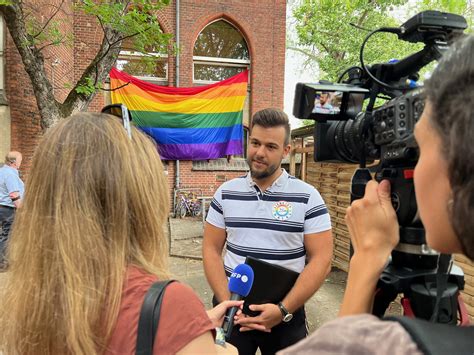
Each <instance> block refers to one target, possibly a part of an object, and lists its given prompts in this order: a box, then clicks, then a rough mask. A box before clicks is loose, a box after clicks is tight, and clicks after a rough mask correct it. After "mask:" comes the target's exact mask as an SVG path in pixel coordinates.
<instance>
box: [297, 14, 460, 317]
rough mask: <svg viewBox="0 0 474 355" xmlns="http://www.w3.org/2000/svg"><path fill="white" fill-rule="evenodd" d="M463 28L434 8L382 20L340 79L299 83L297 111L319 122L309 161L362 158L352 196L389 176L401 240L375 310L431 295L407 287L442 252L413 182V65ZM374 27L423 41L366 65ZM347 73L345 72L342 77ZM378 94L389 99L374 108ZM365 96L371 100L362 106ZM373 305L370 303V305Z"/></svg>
mask: <svg viewBox="0 0 474 355" xmlns="http://www.w3.org/2000/svg"><path fill="white" fill-rule="evenodd" d="M466 28H467V23H466V20H465V19H464V18H463V17H462V16H459V15H455V14H450V13H443V12H439V11H424V12H421V13H419V14H417V15H415V16H414V17H412V18H411V19H409V20H408V21H406V22H405V23H404V24H403V25H401V26H400V27H397V28H391V27H383V28H379V29H376V30H374V31H372V32H371V33H369V34H368V36H367V37H366V38H365V40H364V41H363V43H362V46H361V49H360V61H361V65H360V66H354V67H351V68H348V69H347V70H345V71H344V72H343V73H342V74H341V76H340V77H339V79H338V83H337V84H333V83H330V82H323V81H321V82H318V83H315V84H305V83H298V84H297V86H296V92H295V101H294V106H293V114H294V116H295V117H297V118H300V119H311V120H315V121H316V122H315V130H314V140H315V146H314V147H315V149H314V160H315V161H317V162H318V161H328V162H343V163H359V166H360V168H359V169H357V170H356V172H355V174H354V176H353V178H352V186H351V201H353V200H355V199H358V198H362V197H363V196H364V192H365V185H366V183H367V182H368V181H369V180H371V179H372V175H371V172H375V179H376V180H377V181H381V180H384V179H387V180H389V181H390V183H391V191H392V196H391V197H392V204H393V206H394V208H395V211H396V212H397V217H398V222H399V225H400V243H399V245H398V246H397V247H396V248H395V250H394V251H393V252H392V260H391V263H390V265H389V266H388V267H387V268H386V269H385V271H384V273H383V274H382V276H381V279H380V282H379V286H381V288H382V289H385V290H388V292H387V293H388V294H390V295H389V296H388V297H387V299H386V300H384V301H383V305H382V306H380V307H379V311H380V312H382V311H385V309H386V307H387V306H388V303H389V302H390V301H391V300H392V299H391V298H394V297H396V295H397V294H398V293H400V292H403V293H405V294H408V295H409V297H410V295H411V297H412V298H415V303H416V301H417V300H421V299H424V297H425V296H426V297H427V298H428V299H429V298H430V294H429V293H428V295H425V294H423V295H420V294H416V295H415V294H414V293H416V292H418V291H414V290H413V287H412V286H413V285H414V284H416V283H418V281H419V278H423V282H431V281H432V280H431V279H432V276H433V275H435V274H436V270H437V268H438V258H439V254H438V253H437V252H436V251H434V250H431V249H430V248H429V247H427V246H426V242H425V235H424V229H423V226H422V224H421V221H420V220H419V217H418V210H417V206H416V200H415V193H414V185H413V170H414V167H415V165H416V163H417V161H418V155H419V153H418V146H417V144H416V141H415V139H414V135H413V130H414V127H415V124H416V122H417V121H418V120H419V118H420V117H421V114H422V112H423V108H424V95H423V89H422V87H420V86H419V85H418V84H417V80H418V77H419V75H418V71H419V70H420V69H421V68H423V67H424V66H426V65H427V64H429V63H430V62H432V61H434V60H438V59H439V58H440V57H441V56H442V54H443V53H444V52H445V51H446V49H447V48H448V46H449V44H450V43H451V41H452V40H453V39H455V38H456V37H457V36H459V35H461V34H462V32H463V31H464V30H465V29H466ZM379 32H388V33H393V34H396V35H397V36H398V39H400V40H403V41H408V42H412V43H417V42H423V43H424V44H425V46H424V48H423V49H422V50H420V51H419V52H416V53H414V54H412V55H410V56H408V57H406V58H404V59H402V60H399V61H398V60H391V61H389V62H388V63H381V64H374V65H370V66H368V65H365V64H364V58H363V54H364V47H365V45H366V43H367V41H368V40H369V38H370V37H372V36H373V35H374V34H376V33H379ZM346 74H347V75H348V79H347V80H345V81H344V82H342V83H341V81H342V79H343V78H344V76H345V75H346ZM381 96H383V98H384V99H386V102H385V103H384V104H383V105H381V106H379V107H374V106H375V104H376V100H377V99H378V98H379V99H380V97H381ZM366 100H368V103H367V105H366V109H365V111H363V105H364V102H365V101H366ZM373 161H378V165H376V166H374V167H371V168H370V169H368V168H366V164H367V163H368V162H373ZM452 273H453V272H452ZM452 273H451V274H452ZM454 278H455V283H456V284H457V285H456V287H457V288H456V290H457V289H458V288H461V289H462V287H463V285H464V279H463V276H462V271H461V272H460V274H459V275H455V276H454ZM428 288H429V287H428ZM421 292H422V293H423V292H425V291H421ZM415 296H416V297H415ZM453 297H454V295H453ZM389 299H390V300H389ZM446 302H448V301H446ZM449 302H450V301H449ZM418 303H420V302H418ZM421 303H423V302H421ZM425 303H426V302H425ZM376 308H377V305H374V311H375V312H377V310H376ZM428 308H430V307H428ZM432 309H433V308H431V309H430V310H426V309H425V310H420V309H418V313H419V314H418V315H417V316H421V317H422V318H429V314H428V313H430V312H431V310H432ZM421 313H424V314H421ZM451 316H453V315H452V314H451ZM447 322H453V320H452V319H450V320H449V321H447Z"/></svg>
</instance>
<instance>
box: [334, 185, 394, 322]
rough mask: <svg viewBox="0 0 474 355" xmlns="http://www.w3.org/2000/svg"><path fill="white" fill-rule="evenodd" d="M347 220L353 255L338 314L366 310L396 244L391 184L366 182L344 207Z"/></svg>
mask: <svg viewBox="0 0 474 355" xmlns="http://www.w3.org/2000/svg"><path fill="white" fill-rule="evenodd" d="M345 220H346V223H347V227H348V229H349V233H350V235H351V241H352V245H353V247H354V255H353V256H352V258H351V261H350V267H349V276H348V278H347V286H346V292H345V294H344V300H343V302H342V305H341V309H340V311H339V315H340V316H343V315H344V316H345V315H351V314H360V313H369V312H370V311H371V310H372V305H373V298H374V294H375V287H376V285H377V281H378V279H379V277H380V273H381V272H382V271H383V268H384V266H385V264H386V262H387V260H388V257H389V255H390V253H391V252H392V250H393V248H394V247H395V246H396V245H397V244H398V240H399V238H400V237H399V228H398V221H397V215H396V213H395V210H394V209H393V206H392V203H391V201H390V183H389V182H388V181H386V180H385V181H382V182H381V183H380V184H378V183H377V182H376V181H373V180H372V181H369V182H368V184H367V185H366V187H365V195H364V197H363V198H362V199H360V200H356V201H354V202H353V203H352V205H351V206H350V207H349V208H348V209H347V213H346V218H345Z"/></svg>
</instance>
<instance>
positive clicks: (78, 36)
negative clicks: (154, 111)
mask: <svg viewBox="0 0 474 355" xmlns="http://www.w3.org/2000/svg"><path fill="white" fill-rule="evenodd" d="M31 2H32V3H34V4H35V6H38V9H39V10H38V11H40V10H41V11H45V14H47V13H48V12H47V11H51V10H50V8H48V7H45V6H40V4H42V3H51V2H53V3H56V4H59V3H61V0H54V1H51V0H44V1H38V0H36V1H32V0H31ZM66 3H68V4H69V5H68V6H66V8H65V9H64V11H61V12H60V15H58V16H62V19H63V20H64V25H65V26H67V29H68V31H70V33H73V34H74V41H73V43H72V46H70V47H67V46H64V47H50V48H49V49H48V52H47V56H46V58H45V66H46V68H47V71H48V75H50V76H51V78H52V79H53V80H52V81H54V87H55V96H56V98H57V99H58V100H63V99H64V97H65V95H66V93H67V90H65V89H64V88H63V85H64V84H65V83H68V82H69V83H74V82H75V81H77V80H78V79H79V78H80V75H81V74H82V71H83V69H84V68H85V67H86V66H87V64H88V63H89V61H90V60H91V59H92V57H93V56H94V55H95V49H96V48H97V45H98V44H99V43H100V42H101V40H102V31H101V30H100V28H99V27H98V26H97V23H96V21H95V19H94V18H92V17H89V16H86V15H83V14H78V13H76V14H75V15H74V16H68V15H67V14H71V13H73V12H72V9H71V7H70V4H71V2H70V1H69V2H68V1H66ZM180 4H181V8H180V14H181V18H180V46H179V47H180V54H179V55H180V86H181V87H185V86H192V84H193V83H192V80H193V66H192V60H193V59H192V55H193V53H192V51H193V46H194V41H195V40H196V38H197V36H198V34H199V33H200V32H201V31H202V30H203V29H204V27H205V26H206V25H207V24H209V23H210V22H212V21H214V20H218V19H225V20H227V21H228V22H230V23H231V24H232V25H234V26H235V27H236V28H238V29H239V30H240V31H241V33H242V34H243V36H244V37H245V39H246V40H247V44H248V47H249V52H250V56H251V78H250V87H251V92H250V102H249V106H250V113H251V114H253V113H254V112H256V111H258V110H261V109H263V108H266V107H278V108H283V87H284V61H285V35H286V34H285V18H286V2H285V1H283V0H279V1H274V0H272V1H270V0H262V1H256V0H247V1H240V0H217V1H216V0H199V1H198V0H181V2H180ZM63 6H64V5H63ZM48 9H49V10H48ZM156 15H157V17H158V20H159V21H160V24H161V26H162V28H163V30H164V32H166V33H171V34H173V35H175V27H176V21H175V4H174V2H172V3H171V5H170V6H168V7H166V8H165V9H163V10H162V11H160V12H159V13H157V14H156ZM45 18H47V17H46V16H45ZM53 62H54V63H55V65H53ZM6 65H7V73H6V78H7V80H6V82H7V85H6V89H7V95H8V100H9V104H10V109H11V116H12V123H11V136H12V144H11V145H12V148H13V149H17V150H19V151H21V152H23V153H24V155H25V163H24V167H23V169H22V170H23V173H27V171H28V169H29V167H30V159H31V156H32V154H33V151H34V148H35V147H36V145H37V143H38V139H39V137H40V136H41V130H40V128H39V125H38V120H39V115H38V112H37V108H36V102H35V98H34V95H33V92H32V89H31V85H30V84H29V78H28V77H27V75H26V73H25V71H24V69H23V65H22V64H21V60H20V58H19V55H18V53H17V51H16V49H15V48H14V45H13V43H12V40H11V38H7V48H6ZM168 68H169V69H168V85H170V86H174V85H175V80H176V79H175V77H176V72H175V58H174V57H173V56H169V63H168ZM107 95H108V94H107V93H104V92H102V93H99V94H98V95H97V96H96V97H95V99H94V100H93V101H92V103H91V105H90V106H89V111H99V110H100V108H101V107H102V106H103V105H104V104H106V102H107ZM166 168H167V171H168V181H169V186H170V191H171V192H172V191H173V187H174V182H175V179H176V175H175V170H176V169H175V162H169V163H167V164H166ZM242 174H243V172H242V171H229V170H224V171H216V170H213V171H203V170H199V171H198V170H192V162H190V161H184V162H183V161H182V162H181V164H180V179H181V181H180V187H182V188H201V187H202V188H203V194H204V195H212V194H213V192H214V190H215V189H216V188H217V187H218V186H219V185H220V184H221V183H222V182H223V181H225V180H229V179H231V178H233V177H236V176H241V175H242Z"/></svg>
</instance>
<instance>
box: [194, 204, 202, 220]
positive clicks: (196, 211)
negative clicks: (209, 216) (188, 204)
mask: <svg viewBox="0 0 474 355" xmlns="http://www.w3.org/2000/svg"><path fill="white" fill-rule="evenodd" d="M201 213H202V207H201V204H200V203H199V202H196V203H194V204H193V216H194V217H197V216H200V215H201Z"/></svg>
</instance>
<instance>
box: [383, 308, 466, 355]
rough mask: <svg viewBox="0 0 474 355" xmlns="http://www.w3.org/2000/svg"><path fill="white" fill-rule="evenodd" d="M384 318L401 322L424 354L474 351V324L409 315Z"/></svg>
mask: <svg viewBox="0 0 474 355" xmlns="http://www.w3.org/2000/svg"><path fill="white" fill-rule="evenodd" d="M383 320H388V321H395V322H398V323H400V324H401V326H402V327H403V328H404V329H405V330H406V331H407V333H408V334H410V336H411V338H412V339H413V341H414V342H415V343H416V344H417V345H418V348H419V349H420V350H421V351H422V352H423V353H424V354H427V355H445V354H456V355H464V354H466V355H472V354H473V353H474V327H473V326H469V327H460V326H455V325H450V324H440V323H432V322H428V321H426V320H424V319H417V318H409V317H385V318H383Z"/></svg>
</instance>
